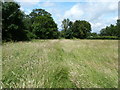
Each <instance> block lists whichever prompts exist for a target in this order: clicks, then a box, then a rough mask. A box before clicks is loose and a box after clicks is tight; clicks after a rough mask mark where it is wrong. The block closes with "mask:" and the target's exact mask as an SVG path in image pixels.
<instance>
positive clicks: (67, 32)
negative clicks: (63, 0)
mask: <svg viewBox="0 0 120 90" xmlns="http://www.w3.org/2000/svg"><path fill="white" fill-rule="evenodd" d="M72 25H73V22H72V21H70V20H69V19H68V18H67V19H64V20H63V21H62V29H63V30H62V32H61V33H62V37H64V38H67V39H70V38H73V36H72Z"/></svg>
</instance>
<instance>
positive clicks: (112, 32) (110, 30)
mask: <svg viewBox="0 0 120 90" xmlns="http://www.w3.org/2000/svg"><path fill="white" fill-rule="evenodd" d="M118 32H119V30H118V29H117V26H116V25H112V24H111V25H110V26H107V27H106V28H104V29H102V30H101V31H100V35H101V36H118V34H119V33H118Z"/></svg>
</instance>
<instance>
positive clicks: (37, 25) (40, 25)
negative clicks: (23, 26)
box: [30, 9, 59, 39]
mask: <svg viewBox="0 0 120 90" xmlns="http://www.w3.org/2000/svg"><path fill="white" fill-rule="evenodd" d="M30 17H31V21H32V22H33V23H32V32H33V33H34V34H35V35H36V38H37V39H56V38H58V37H59V32H58V28H57V24H56V23H55V22H54V20H53V18H52V17H51V14H49V13H48V12H47V11H45V10H42V9H36V10H33V11H32V12H31V13H30Z"/></svg>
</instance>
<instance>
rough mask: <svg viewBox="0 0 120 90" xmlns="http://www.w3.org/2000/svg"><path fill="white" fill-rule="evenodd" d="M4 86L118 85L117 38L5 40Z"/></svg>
mask: <svg viewBox="0 0 120 90" xmlns="http://www.w3.org/2000/svg"><path fill="white" fill-rule="evenodd" d="M2 56H3V57H2V58H3V59H2V60H3V62H2V66H3V73H2V86H3V87H4V88H95V87H96V88H117V87H118V41H117V40H34V41H30V42H17V43H10V42H8V43H4V45H3V55H2Z"/></svg>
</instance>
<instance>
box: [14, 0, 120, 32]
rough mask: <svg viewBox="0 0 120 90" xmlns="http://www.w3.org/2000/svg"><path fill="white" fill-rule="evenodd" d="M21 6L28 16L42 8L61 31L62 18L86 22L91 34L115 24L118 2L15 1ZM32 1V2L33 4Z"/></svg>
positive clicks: (71, 0)
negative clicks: (34, 10)
mask: <svg viewBox="0 0 120 90" xmlns="http://www.w3.org/2000/svg"><path fill="white" fill-rule="evenodd" d="M15 1H17V2H19V4H20V5H21V10H23V11H24V12H25V13H26V14H29V13H30V12H31V11H32V10H33V9H36V8H42V9H45V10H46V11H48V12H49V13H51V14H52V17H53V19H54V21H55V22H56V23H57V24H58V28H59V30H61V22H62V20H63V19H64V18H69V19H70V20H71V21H75V20H86V21H89V22H90V23H91V25H92V32H97V33H98V32H99V31H100V30H101V29H102V28H104V27H106V26H108V25H110V24H116V20H117V18H118V1H119V0H84V1H83V0H50V1H43V0H15ZM33 1H34V2H33Z"/></svg>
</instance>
